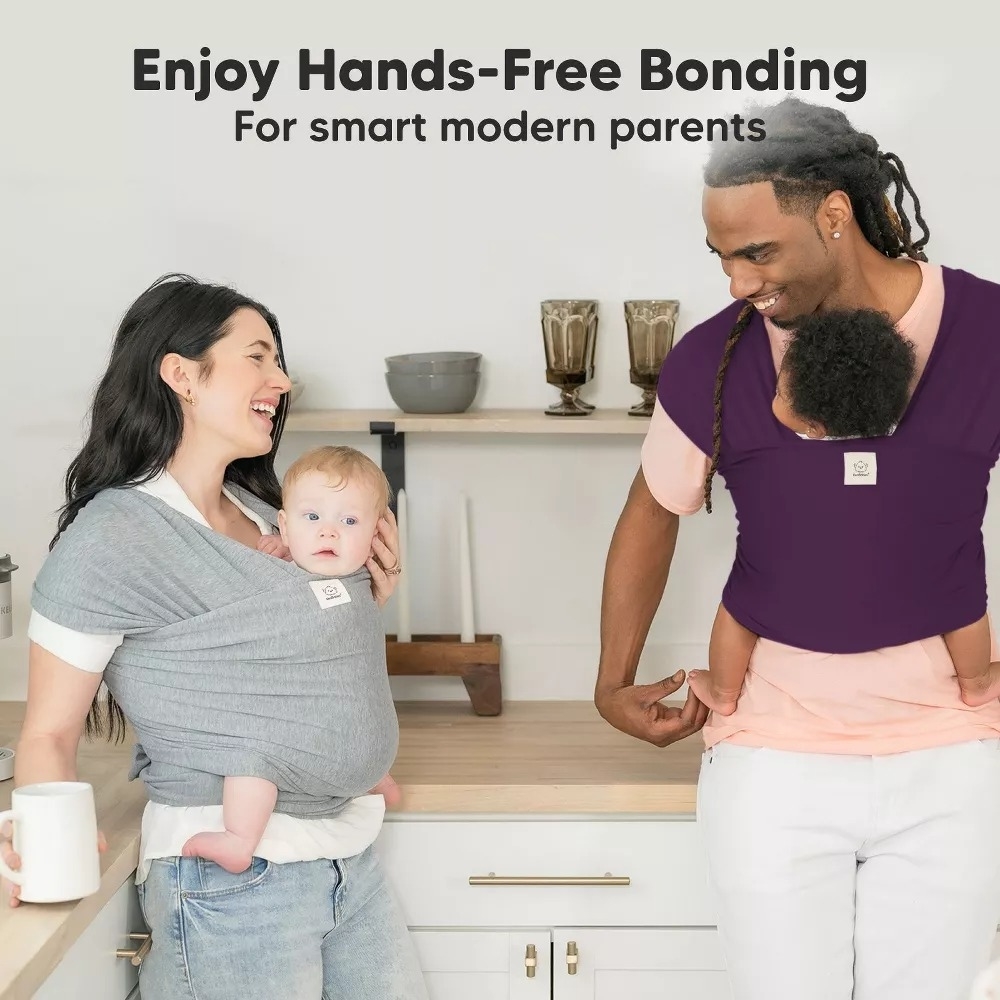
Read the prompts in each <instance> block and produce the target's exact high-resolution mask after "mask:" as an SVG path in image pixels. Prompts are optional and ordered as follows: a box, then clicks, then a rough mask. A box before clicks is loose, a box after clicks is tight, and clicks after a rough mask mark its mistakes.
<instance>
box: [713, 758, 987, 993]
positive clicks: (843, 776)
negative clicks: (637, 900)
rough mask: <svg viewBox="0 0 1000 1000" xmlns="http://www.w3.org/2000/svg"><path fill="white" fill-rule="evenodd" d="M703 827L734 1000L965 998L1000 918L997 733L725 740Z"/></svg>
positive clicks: (984, 961)
mask: <svg viewBox="0 0 1000 1000" xmlns="http://www.w3.org/2000/svg"><path fill="white" fill-rule="evenodd" d="M698 822H699V824H700V826H701V830H702V835H703V838H704V843H705V846H706V850H707V855H708V867H709V875H710V879H711V882H712V887H713V889H714V891H715V899H716V904H717V907H718V920H719V931H720V936H721V940H722V945H723V948H724V951H725V955H726V963H727V967H728V969H729V976H730V982H731V984H732V991H733V998H734V1000H968V998H969V991H970V989H971V987H972V982H973V980H974V979H975V978H976V976H977V975H978V974H979V973H980V972H981V970H982V969H983V968H984V967H985V966H986V965H987V963H988V962H989V957H990V949H991V946H992V944H993V940H994V937H995V935H996V933H997V924H998V922H1000V740H977V741H973V742H969V743H961V744H957V745H954V746H949V747H943V748H939V749H933V750H920V751H916V752H913V753H901V754H892V755H887V756H882V757H863V756H845V755H837V754H813V753H788V752H784V751H778V750H765V749H756V748H752V747H741V746H735V745H732V744H726V743H723V744H719V745H717V746H715V747H713V748H712V749H711V750H709V751H707V752H706V753H705V754H704V756H703V759H702V767H701V776H700V778H699V782H698Z"/></svg>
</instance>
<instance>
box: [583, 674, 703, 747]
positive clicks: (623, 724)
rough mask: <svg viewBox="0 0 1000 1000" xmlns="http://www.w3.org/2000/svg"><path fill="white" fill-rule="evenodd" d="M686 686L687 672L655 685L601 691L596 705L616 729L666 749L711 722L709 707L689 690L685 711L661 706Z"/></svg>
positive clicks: (597, 692) (628, 685)
mask: <svg viewBox="0 0 1000 1000" xmlns="http://www.w3.org/2000/svg"><path fill="white" fill-rule="evenodd" d="M683 683H684V671H683V670H678V671H677V673H676V674H674V676H673V677H668V678H666V679H665V680H662V681H657V682H656V683H655V684H627V685H625V686H623V687H617V688H598V689H597V691H596V693H595V695H594V704H595V705H596V706H597V711H598V712H600V714H601V717H602V718H603V719H605V720H606V721H607V722H610V723H611V725H612V726H614V727H615V729H618V730H620V731H621V732H623V733H627V734H628V735H629V736H634V737H635V738H636V739H639V740H645V741H646V742H647V743H652V744H653V745H654V746H658V747H665V746H669V745H670V744H671V743H676V742H677V741H678V740H683V739H685V738H686V737H688V736H691V735H693V734H694V733H696V732H698V731H699V730H700V729H701V728H702V726H704V725H705V721H706V720H707V719H708V708H707V706H705V705H703V704H702V703H701V702H700V701H699V700H698V697H697V696H696V695H695V693H694V692H693V691H692V690H691V689H690V688H689V689H688V696H687V701H686V702H685V703H684V707H683V708H673V707H668V706H666V705H662V704H660V700H661V699H662V698H666V697H667V696H668V695H671V694H673V693H674V692H675V691H676V690H677V689H678V688H679V687H680V686H681V685H682V684H683Z"/></svg>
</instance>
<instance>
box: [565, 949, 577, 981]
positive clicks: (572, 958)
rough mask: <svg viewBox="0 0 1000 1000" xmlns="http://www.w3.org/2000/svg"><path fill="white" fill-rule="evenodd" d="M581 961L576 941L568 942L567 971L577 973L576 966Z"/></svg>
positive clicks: (570, 973) (572, 973) (571, 973)
mask: <svg viewBox="0 0 1000 1000" xmlns="http://www.w3.org/2000/svg"><path fill="white" fill-rule="evenodd" d="M579 962H580V956H579V954H578V953H577V950H576V942H575V941H567V942H566V972H567V973H568V974H569V975H571V976H575V975H576V967H577V965H578V964H579Z"/></svg>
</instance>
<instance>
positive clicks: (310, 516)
mask: <svg viewBox="0 0 1000 1000" xmlns="http://www.w3.org/2000/svg"><path fill="white" fill-rule="evenodd" d="M306 518H307V519H308V520H310V521H318V520H319V514H306Z"/></svg>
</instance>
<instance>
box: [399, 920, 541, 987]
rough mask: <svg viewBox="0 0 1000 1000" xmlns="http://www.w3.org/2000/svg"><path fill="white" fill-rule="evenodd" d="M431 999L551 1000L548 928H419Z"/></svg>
mask: <svg viewBox="0 0 1000 1000" xmlns="http://www.w3.org/2000/svg"><path fill="white" fill-rule="evenodd" d="M413 941H414V943H415V945H416V948H417V955H418V956H419V959H420V967H421V969H423V973H424V982H425V983H426V984H427V991H428V993H429V994H430V998H431V1000H471V998H475V1000H550V998H551V996H552V966H551V953H552V938H551V935H550V934H549V932H548V931H547V930H543V931H537V930H536V931H531V930H510V931H436V930H435V931H430V930H426V931H424V930H415V931H414V932H413Z"/></svg>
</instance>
